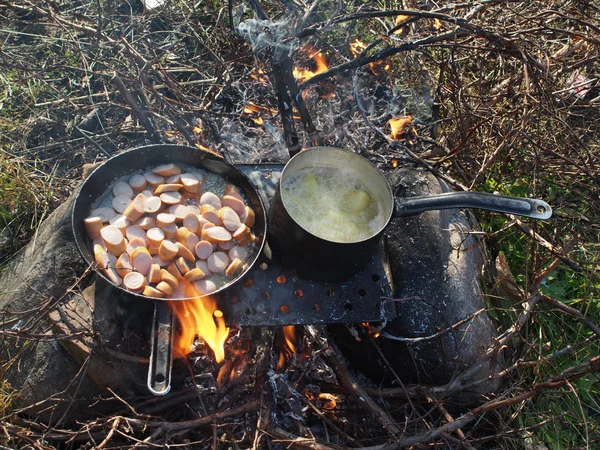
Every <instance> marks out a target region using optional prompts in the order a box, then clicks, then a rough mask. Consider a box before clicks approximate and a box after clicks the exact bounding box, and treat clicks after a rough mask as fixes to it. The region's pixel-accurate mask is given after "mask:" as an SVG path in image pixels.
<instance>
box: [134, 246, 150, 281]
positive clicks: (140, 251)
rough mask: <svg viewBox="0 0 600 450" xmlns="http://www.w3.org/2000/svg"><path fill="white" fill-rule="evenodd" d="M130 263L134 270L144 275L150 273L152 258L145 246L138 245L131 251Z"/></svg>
mask: <svg viewBox="0 0 600 450" xmlns="http://www.w3.org/2000/svg"><path fill="white" fill-rule="evenodd" d="M131 263H132V264H133V268H134V269H135V270H137V271H138V272H139V273H141V274H142V275H144V276H146V275H148V274H149V273H150V267H152V264H154V260H153V259H152V256H151V255H150V252H149V251H148V249H147V248H146V247H138V248H136V249H135V250H133V252H131Z"/></svg>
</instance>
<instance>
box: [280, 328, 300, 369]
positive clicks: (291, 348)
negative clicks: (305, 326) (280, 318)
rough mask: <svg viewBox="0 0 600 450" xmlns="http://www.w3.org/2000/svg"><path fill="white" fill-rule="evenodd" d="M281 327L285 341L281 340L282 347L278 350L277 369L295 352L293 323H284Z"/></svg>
mask: <svg viewBox="0 0 600 450" xmlns="http://www.w3.org/2000/svg"><path fill="white" fill-rule="evenodd" d="M281 329H282V330H283V337H284V338H285V342H282V345H281V347H282V348H281V350H280V352H279V361H278V362H277V368H278V369H281V368H283V366H284V365H285V362H286V361H287V360H288V359H289V358H290V357H291V356H292V355H293V354H294V353H296V327H294V325H285V326H283V327H281Z"/></svg>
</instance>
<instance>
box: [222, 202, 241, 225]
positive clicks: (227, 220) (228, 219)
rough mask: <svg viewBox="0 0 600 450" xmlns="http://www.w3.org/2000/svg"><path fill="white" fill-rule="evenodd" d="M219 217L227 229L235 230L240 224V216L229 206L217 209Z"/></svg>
mask: <svg viewBox="0 0 600 450" xmlns="http://www.w3.org/2000/svg"><path fill="white" fill-rule="evenodd" d="M219 219H220V220H221V223H223V226H224V227H225V228H227V229H228V230H229V231H235V230H237V229H238V228H239V227H240V225H241V224H242V222H241V220H240V216H239V215H238V214H237V213H236V212H235V211H234V210H233V209H231V208H230V207H229V206H224V207H222V208H221V209H220V210H219Z"/></svg>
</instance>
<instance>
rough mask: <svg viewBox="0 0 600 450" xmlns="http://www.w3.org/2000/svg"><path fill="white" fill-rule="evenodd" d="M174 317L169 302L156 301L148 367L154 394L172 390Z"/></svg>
mask: <svg viewBox="0 0 600 450" xmlns="http://www.w3.org/2000/svg"><path fill="white" fill-rule="evenodd" d="M174 319H175V315H174V314H173V310H172V308H171V307H170V306H169V305H168V303H167V302H154V317H153V319H152V334H151V335H150V345H151V351H150V365H149V367H148V389H149V390H150V392H152V393H153V394H154V395H166V394H167V393H168V392H169V391H170V390H171V367H172V365H173V336H172V334H173V329H174V328H175V327H174Z"/></svg>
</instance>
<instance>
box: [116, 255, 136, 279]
mask: <svg viewBox="0 0 600 450" xmlns="http://www.w3.org/2000/svg"><path fill="white" fill-rule="evenodd" d="M115 269H116V270H117V273H118V274H119V275H120V276H121V277H124V276H125V275H127V274H128V273H129V272H133V265H132V264H131V258H130V257H129V255H128V254H127V253H122V254H121V256H119V258H118V259H117V262H116V263H115Z"/></svg>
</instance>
